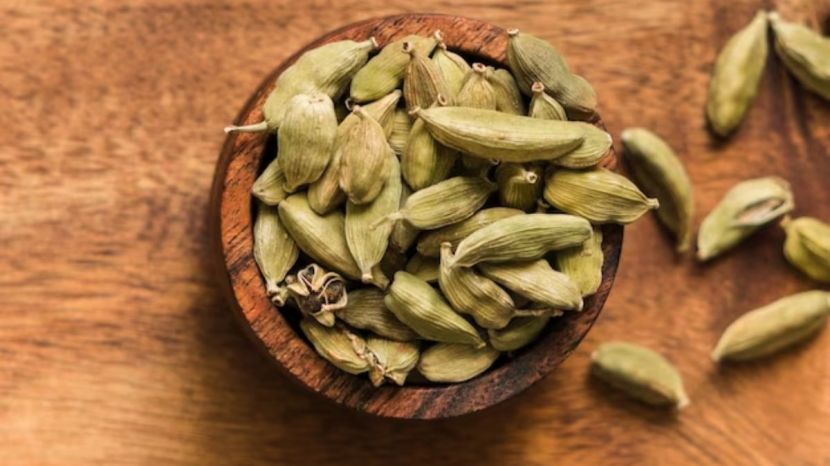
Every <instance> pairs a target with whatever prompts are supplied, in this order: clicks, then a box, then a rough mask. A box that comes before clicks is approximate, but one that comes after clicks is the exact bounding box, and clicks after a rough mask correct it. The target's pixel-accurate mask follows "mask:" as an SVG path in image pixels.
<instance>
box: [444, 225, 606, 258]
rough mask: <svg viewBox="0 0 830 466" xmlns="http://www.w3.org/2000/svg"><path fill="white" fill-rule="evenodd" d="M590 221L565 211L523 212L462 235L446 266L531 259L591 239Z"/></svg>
mask: <svg viewBox="0 0 830 466" xmlns="http://www.w3.org/2000/svg"><path fill="white" fill-rule="evenodd" d="M591 231H592V230H591V224H590V223H588V221H587V220H585V219H584V218H580V217H576V216H573V215H565V214H524V215H517V216H515V217H508V218H505V219H502V220H498V221H496V222H494V223H491V224H490V225H487V226H486V227H484V228H481V229H480V230H478V231H476V232H474V233H472V234H470V235H469V236H467V237H466V238H464V239H463V240H462V241H461V242H460V243H458V247H457V248H456V250H455V256H454V257H452V258H451V259H450V260H449V261H447V262H448V263H447V265H448V266H449V267H453V266H461V267H470V266H473V265H476V264H478V263H481V262H508V261H523V260H528V261H529V260H534V259H539V258H541V257H542V256H544V255H545V254H546V253H547V252H548V251H555V250H558V249H564V248H570V247H573V246H578V245H580V244H582V243H584V242H585V241H587V240H588V239H590V238H591Z"/></svg>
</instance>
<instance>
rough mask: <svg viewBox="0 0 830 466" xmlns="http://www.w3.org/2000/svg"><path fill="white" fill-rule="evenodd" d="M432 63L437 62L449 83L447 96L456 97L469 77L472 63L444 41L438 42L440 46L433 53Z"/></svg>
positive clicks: (439, 70) (436, 65) (436, 66)
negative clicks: (454, 51)
mask: <svg viewBox="0 0 830 466" xmlns="http://www.w3.org/2000/svg"><path fill="white" fill-rule="evenodd" d="M432 63H434V64H435V68H437V69H438V73H440V74H441V77H443V78H444V82H445V83H447V89H448V90H449V95H448V96H447V97H448V98H450V99H453V98H455V96H457V95H458V91H460V90H461V86H462V85H463V84H464V80H465V79H466V78H467V73H468V72H469V71H470V65H469V64H467V61H466V60H464V58H463V57H461V56H460V55H458V54H456V53H453V52H450V51H449V50H447V44H445V43H444V42H443V41H440V42H438V47H437V48H436V49H435V53H433V54H432Z"/></svg>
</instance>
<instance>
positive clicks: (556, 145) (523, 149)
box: [415, 107, 585, 162]
mask: <svg viewBox="0 0 830 466" xmlns="http://www.w3.org/2000/svg"><path fill="white" fill-rule="evenodd" d="M415 114H416V115H417V116H419V117H420V118H422V119H423V120H424V123H425V124H426V126H427V129H428V130H429V132H430V134H432V137H434V138H435V139H437V140H438V142H440V143H441V144H444V145H445V146H447V147H450V148H452V149H455V150H458V151H460V152H463V153H465V154H470V155H474V156H476V157H479V158H483V159H494V160H498V161H501V162H533V161H536V160H553V159H556V158H557V157H562V156H563V155H565V154H567V153H569V152H571V151H573V150H575V149H576V148H577V147H578V146H579V145H580V144H582V141H583V140H584V139H585V130H584V128H583V127H581V126H580V125H577V124H575V123H574V122H569V121H553V120H539V119H536V118H530V117H526V116H521V115H511V114H508V113H502V112H497V111H495V110H482V109H471V108H465V107H434V108H429V109H426V110H424V109H423V108H421V109H418V110H416V111H415Z"/></svg>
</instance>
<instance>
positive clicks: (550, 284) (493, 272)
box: [478, 240, 590, 311]
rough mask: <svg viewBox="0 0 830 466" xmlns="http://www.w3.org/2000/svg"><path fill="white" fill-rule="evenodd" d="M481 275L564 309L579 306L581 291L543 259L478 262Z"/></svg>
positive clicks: (540, 302)
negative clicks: (494, 262) (495, 262)
mask: <svg viewBox="0 0 830 466" xmlns="http://www.w3.org/2000/svg"><path fill="white" fill-rule="evenodd" d="M589 241H590V240H589ZM478 269H479V270H481V273H483V274H484V276H486V277H488V278H490V279H492V280H495V281H496V282H497V283H499V284H500V285H502V286H504V287H505V288H507V289H509V290H511V291H513V292H515V293H518V294H520V295H522V296H524V297H526V298H528V299H530V300H531V301H533V302H536V303H539V304H540V305H543V306H550V307H552V308H555V309H561V310H564V311H581V310H582V293H581V292H580V290H579V287H578V286H577V284H576V283H574V282H573V281H572V280H571V279H570V278H568V276H567V275H565V274H564V273H562V272H557V271H556V270H553V268H552V267H551V266H550V264H548V261H546V260H544V259H538V260H535V261H526V262H504V263H500V264H492V263H490V264H488V263H485V262H483V263H481V264H478Z"/></svg>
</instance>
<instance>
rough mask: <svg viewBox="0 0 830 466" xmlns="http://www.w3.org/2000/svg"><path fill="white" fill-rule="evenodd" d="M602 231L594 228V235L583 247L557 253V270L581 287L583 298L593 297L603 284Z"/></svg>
mask: <svg viewBox="0 0 830 466" xmlns="http://www.w3.org/2000/svg"><path fill="white" fill-rule="evenodd" d="M604 260H605V256H604V255H603V254H602V230H601V229H599V228H597V227H594V235H593V236H592V237H591V239H589V240H588V241H585V242H584V243H582V245H581V246H576V247H573V248H568V249H563V250H561V251H558V252H557V253H556V268H557V269H558V270H559V271H560V272H562V273H564V274H565V275H567V276H568V278H570V279H571V281H572V282H574V283H576V286H577V287H579V290H580V292H581V293H582V297H583V298H584V297H586V296H591V295H592V294H594V293H596V292H597V290H598V289H599V285H600V284H601V283H602V264H603V262H604Z"/></svg>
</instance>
